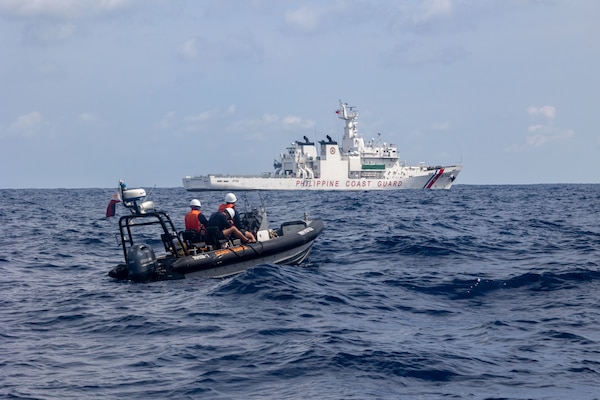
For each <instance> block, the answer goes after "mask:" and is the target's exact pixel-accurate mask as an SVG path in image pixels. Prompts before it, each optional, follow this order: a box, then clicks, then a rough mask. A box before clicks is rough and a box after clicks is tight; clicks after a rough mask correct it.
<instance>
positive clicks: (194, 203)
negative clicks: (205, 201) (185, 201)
mask: <svg viewBox="0 0 600 400" xmlns="http://www.w3.org/2000/svg"><path fill="white" fill-rule="evenodd" d="M190 207H198V208H200V207H202V204H200V200H198V199H194V200H192V201H190Z"/></svg>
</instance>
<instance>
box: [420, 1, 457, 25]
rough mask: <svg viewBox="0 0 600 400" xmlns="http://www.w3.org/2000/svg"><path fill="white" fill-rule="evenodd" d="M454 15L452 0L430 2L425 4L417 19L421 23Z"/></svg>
mask: <svg viewBox="0 0 600 400" xmlns="http://www.w3.org/2000/svg"><path fill="white" fill-rule="evenodd" d="M451 15H452V2H451V1H450V0H428V1H426V2H424V3H423V8H422V10H421V13H420V14H419V15H418V16H417V17H416V20H418V21H419V22H422V21H429V20H431V19H437V18H446V17H449V16H451Z"/></svg>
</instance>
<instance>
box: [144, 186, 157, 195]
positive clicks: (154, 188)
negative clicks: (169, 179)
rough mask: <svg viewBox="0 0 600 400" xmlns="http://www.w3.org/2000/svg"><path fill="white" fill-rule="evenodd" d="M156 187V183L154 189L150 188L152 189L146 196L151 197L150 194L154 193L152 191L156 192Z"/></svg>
mask: <svg viewBox="0 0 600 400" xmlns="http://www.w3.org/2000/svg"><path fill="white" fill-rule="evenodd" d="M154 189H156V185H154V186H152V189H150V191H149V192H148V194H147V195H146V197H150V195H151V194H152V192H154Z"/></svg>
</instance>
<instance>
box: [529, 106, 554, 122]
mask: <svg viewBox="0 0 600 400" xmlns="http://www.w3.org/2000/svg"><path fill="white" fill-rule="evenodd" d="M527 113H528V114H529V115H531V116H533V117H537V116H542V117H545V118H546V119H548V121H554V118H556V108H555V107H553V106H542V107H535V106H530V107H529V108H528V109H527Z"/></svg>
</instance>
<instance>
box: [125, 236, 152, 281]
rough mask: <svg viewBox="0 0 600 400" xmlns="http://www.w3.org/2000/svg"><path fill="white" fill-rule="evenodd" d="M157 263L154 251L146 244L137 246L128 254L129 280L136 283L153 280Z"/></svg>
mask: <svg viewBox="0 0 600 400" xmlns="http://www.w3.org/2000/svg"><path fill="white" fill-rule="evenodd" d="M156 267H157V262H156V256H155V255H154V250H152V248H151V247H150V246H148V245H146V244H136V245H134V246H132V247H131V248H130V249H129V253H127V272H128V273H129V279H131V280H132V281H136V282H147V281H150V280H152V277H153V276H154V272H155V271H156Z"/></svg>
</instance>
